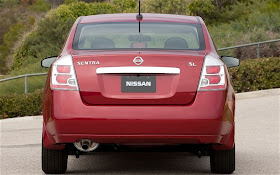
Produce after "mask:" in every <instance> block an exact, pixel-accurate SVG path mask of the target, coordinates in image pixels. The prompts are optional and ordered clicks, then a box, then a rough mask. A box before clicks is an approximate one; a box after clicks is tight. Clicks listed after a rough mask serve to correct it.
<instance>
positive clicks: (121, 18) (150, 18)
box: [80, 13, 201, 24]
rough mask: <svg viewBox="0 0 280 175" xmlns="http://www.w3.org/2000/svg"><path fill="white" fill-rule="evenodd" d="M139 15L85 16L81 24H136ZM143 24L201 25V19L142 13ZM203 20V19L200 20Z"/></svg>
mask: <svg viewBox="0 0 280 175" xmlns="http://www.w3.org/2000/svg"><path fill="white" fill-rule="evenodd" d="M136 15H137V13H115V14H103V15H92V16H83V17H82V19H81V21H80V23H82V24H86V23H99V22H135V21H137V20H136ZM142 15H143V20H142V22H178V23H191V24H199V23H200V21H199V18H198V17H196V16H186V15H171V14H154V13H142ZM200 19H201V18H200Z"/></svg>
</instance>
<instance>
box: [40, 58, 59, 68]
mask: <svg viewBox="0 0 280 175" xmlns="http://www.w3.org/2000/svg"><path fill="white" fill-rule="evenodd" d="M56 58H57V57H47V58H45V59H43V60H42V61H41V66H42V67H46V68H49V67H51V65H52V63H53V62H54V61H55V60H56Z"/></svg>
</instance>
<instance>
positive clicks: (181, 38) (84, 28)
mask: <svg viewBox="0 0 280 175" xmlns="http://www.w3.org/2000/svg"><path fill="white" fill-rule="evenodd" d="M140 26H141V28H140V29H141V30H140V33H139V24H138V22H114V23H90V24H79V25H78V27H77V30H76V34H75V38H74V42H73V49H74V50H112V49H144V50H145V49H163V50H204V49H205V42H204V37H203V32H202V28H201V25H198V24H184V23H172V22H166V23H159V22H141V25H140Z"/></svg>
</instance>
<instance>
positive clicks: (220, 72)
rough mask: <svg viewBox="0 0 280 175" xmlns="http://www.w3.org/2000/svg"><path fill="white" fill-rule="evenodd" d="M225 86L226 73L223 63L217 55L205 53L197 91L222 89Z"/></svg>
mask: <svg viewBox="0 0 280 175" xmlns="http://www.w3.org/2000/svg"><path fill="white" fill-rule="evenodd" d="M225 88H226V74H225V68H224V63H223V62H222V61H221V60H220V59H219V58H217V57H214V56H212V55H206V57H205V60H204V66H203V68H202V72H201V77H200V81H199V86H198V91H210V90H224V89H225Z"/></svg>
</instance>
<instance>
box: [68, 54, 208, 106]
mask: <svg viewBox="0 0 280 175" xmlns="http://www.w3.org/2000/svg"><path fill="white" fill-rule="evenodd" d="M72 56H73V62H74V66H75V70H76V76H77V81H78V84H79V89H80V95H81V97H82V99H83V101H84V102H85V103H87V104H89V105H186V104H189V103H191V102H192V101H193V100H194V98H195V95H196V91H197V87H198V83H199V79H200V72H201V69H202V66H203V61H204V57H205V53H204V52H202V51H188V52H186V51H184V52H180V51H141V52H136V51H125V52H124V51H106V52H105V51H74V52H73V53H72ZM136 57H137V58H136ZM139 57H141V58H142V59H143V60H142V61H143V63H142V64H140V65H137V64H139V63H140V62H141V61H139V59H140V58H139ZM135 58H136V59H135ZM116 67H117V68H116ZM98 68H101V69H98ZM104 68H105V69H104ZM107 68H109V69H107ZM112 68H113V69H112ZM114 68H115V69H114ZM170 68H171V69H170ZM97 69H98V72H97ZM104 70H105V72H104ZM107 70H109V72H108V71H107ZM127 70H129V71H128V72H126V71H127ZM162 70H163V72H162ZM170 70H172V71H171V72H170V73H166V71H167V72H168V71H170ZM178 70H179V71H180V72H179V73H178V72H177V73H176V71H178ZM174 71H175V72H174ZM148 80H149V81H148ZM150 80H151V82H152V84H153V85H154V86H153V87H149V86H150V85H151V84H150V83H151V82H150ZM139 82H140V83H139ZM122 83H123V84H122ZM142 90H143V92H142Z"/></svg>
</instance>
